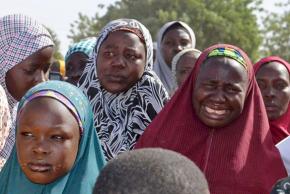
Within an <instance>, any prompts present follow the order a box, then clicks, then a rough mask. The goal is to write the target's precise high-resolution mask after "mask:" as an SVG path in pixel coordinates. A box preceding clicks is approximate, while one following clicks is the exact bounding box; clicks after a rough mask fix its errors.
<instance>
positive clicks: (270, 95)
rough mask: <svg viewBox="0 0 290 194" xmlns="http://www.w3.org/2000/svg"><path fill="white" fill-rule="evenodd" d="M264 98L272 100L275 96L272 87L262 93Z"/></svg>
mask: <svg viewBox="0 0 290 194" xmlns="http://www.w3.org/2000/svg"><path fill="white" fill-rule="evenodd" d="M263 93H264V96H265V98H273V97H274V96H275V92H274V89H273V87H267V88H266V89H264V91H263Z"/></svg>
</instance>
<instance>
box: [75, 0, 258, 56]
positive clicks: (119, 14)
mask: <svg viewBox="0 0 290 194" xmlns="http://www.w3.org/2000/svg"><path fill="white" fill-rule="evenodd" d="M260 5H261V0H121V1H117V2H115V4H113V5H111V6H109V7H108V8H107V12H106V14H105V15H104V16H102V17H99V16H96V17H93V18H88V17H87V16H84V15H82V14H80V20H79V21H75V23H74V25H73V26H72V27H75V28H76V29H75V30H72V32H73V33H72V35H71V36H70V38H71V39H72V40H73V41H76V40H79V39H80V38H84V37H86V36H87V35H88V34H89V35H91V34H96V33H97V32H98V31H99V30H100V29H101V27H103V26H104V25H105V24H106V23H108V22H109V21H111V20H114V19H118V18H134V19H137V20H139V21H141V22H142V23H143V24H144V25H145V26H147V27H148V29H149V30H150V32H151V34H152V35H153V39H154V38H156V34H157V32H158V30H159V29H160V27H161V26H162V25H163V24H164V23H166V22H168V21H172V20H181V21H184V22H186V23H188V24H189V25H190V26H191V27H192V28H193V30H194V32H195V34H196V39H197V44H196V46H197V48H198V49H201V50H203V49H205V48H206V47H208V46H210V45H213V44H216V43H230V44H234V45H237V46H239V47H241V48H243V49H244V50H245V51H246V52H247V53H248V54H249V55H250V56H251V57H254V58H257V57H258V48H259V46H260V44H261V40H262V39H261V36H260V32H259V28H258V24H257V18H256V15H255V11H258V10H259V9H260ZM91 24H92V25H91ZM83 25H84V26H86V27H83ZM80 26H81V27H80ZM92 26H93V27H92Z"/></svg>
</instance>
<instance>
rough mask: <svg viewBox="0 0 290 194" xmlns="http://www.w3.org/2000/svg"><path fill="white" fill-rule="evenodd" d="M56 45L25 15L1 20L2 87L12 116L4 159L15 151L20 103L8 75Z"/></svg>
mask: <svg viewBox="0 0 290 194" xmlns="http://www.w3.org/2000/svg"><path fill="white" fill-rule="evenodd" d="M53 45H54V44H53V41H52V38H51V36H50V34H49V32H48V31H47V30H46V28H45V27H44V26H43V25H41V24H40V23H38V22H37V21H35V20H34V19H32V18H30V17H28V16H25V15H22V14H13V15H6V16H4V17H1V18H0V85H1V86H2V87H3V88H4V90H5V93H6V96H7V99H8V103H9V111H10V114H11V117H12V118H11V119H12V125H11V128H10V132H9V136H8V138H7V141H6V144H5V146H4V148H3V149H2V150H0V157H4V158H8V157H9V155H10V152H11V150H12V148H13V145H14V142H15V134H14V128H15V119H16V111H17V103H18V102H17V100H16V99H14V98H13V97H12V96H11V94H10V93H9V91H8V90H7V87H6V83H5V78H6V73H7V72H8V71H9V70H10V69H12V68H13V67H14V66H16V65H17V64H19V63H20V62H22V61H23V60H25V59H26V58H27V57H29V56H30V55H32V54H33V53H35V52H37V51H38V50H40V49H42V48H44V47H47V46H53Z"/></svg>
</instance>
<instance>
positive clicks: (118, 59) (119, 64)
mask: <svg viewBox="0 0 290 194" xmlns="http://www.w3.org/2000/svg"><path fill="white" fill-rule="evenodd" d="M112 66H113V67H116V68H124V67H125V66H126V63H125V61H124V58H123V56H121V55H116V56H115V58H114V60H113V62H112Z"/></svg>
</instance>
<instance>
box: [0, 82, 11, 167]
mask: <svg viewBox="0 0 290 194" xmlns="http://www.w3.org/2000/svg"><path fill="white" fill-rule="evenodd" d="M10 127H11V118H10V111H9V106H8V102H7V97H6V94H5V91H4V89H3V88H2V86H0V150H2V149H3V147H4V145H5V142H6V138H7V137H8V135H9V130H10ZM5 162H6V158H4V157H1V156H0V171H1V169H2V167H3V166H4V163H5Z"/></svg>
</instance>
